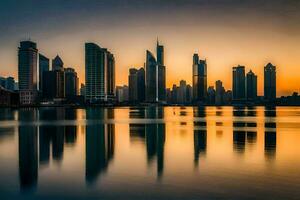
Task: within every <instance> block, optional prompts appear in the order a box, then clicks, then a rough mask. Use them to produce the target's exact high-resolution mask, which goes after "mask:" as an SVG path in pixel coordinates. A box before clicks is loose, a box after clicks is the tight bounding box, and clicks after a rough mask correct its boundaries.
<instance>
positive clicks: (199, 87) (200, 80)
mask: <svg viewBox="0 0 300 200" xmlns="http://www.w3.org/2000/svg"><path fill="white" fill-rule="evenodd" d="M206 97H207V63H206V60H200V59H199V56H198V54H194V56H193V101H194V102H195V103H205V101H206Z"/></svg>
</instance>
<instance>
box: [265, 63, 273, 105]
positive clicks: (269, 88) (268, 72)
mask: <svg viewBox="0 0 300 200" xmlns="http://www.w3.org/2000/svg"><path fill="white" fill-rule="evenodd" d="M264 98H265V100H266V101H267V102H275V101H276V66H274V65H272V64H271V63H268V64H267V65H266V66H265V68H264Z"/></svg>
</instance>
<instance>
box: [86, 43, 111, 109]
mask: <svg viewBox="0 0 300 200" xmlns="http://www.w3.org/2000/svg"><path fill="white" fill-rule="evenodd" d="M85 83H86V84H85V86H86V91H85V100H86V101H87V102H89V103H96V102H107V101H111V100H113V99H114V86H115V59H114V56H113V54H111V53H110V52H109V51H107V49H104V48H101V47H99V46H98V45H97V44H94V43H86V44H85Z"/></svg>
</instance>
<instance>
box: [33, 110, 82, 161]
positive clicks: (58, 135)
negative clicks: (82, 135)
mask: <svg viewBox="0 0 300 200" xmlns="http://www.w3.org/2000/svg"><path fill="white" fill-rule="evenodd" d="M39 118H40V120H41V121H42V122H45V123H46V124H45V125H41V126H40V127H39V144H40V145H39V151H40V154H39V160H40V164H41V165H45V164H48V163H49V159H50V146H51V145H52V158H53V160H56V161H58V162H59V163H60V162H61V160H62V159H63V153H64V142H66V144H72V145H74V144H75V142H76V137H77V136H76V135H77V127H76V126H75V125H57V123H56V121H59V122H62V121H64V120H76V118H77V116H76V110H75V109H65V108H55V109H53V108H50V109H48V108H40V111H39Z"/></svg>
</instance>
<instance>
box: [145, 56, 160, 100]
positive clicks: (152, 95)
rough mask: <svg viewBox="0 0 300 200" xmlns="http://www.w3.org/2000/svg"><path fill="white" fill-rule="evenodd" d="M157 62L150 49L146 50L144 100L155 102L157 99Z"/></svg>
mask: <svg viewBox="0 0 300 200" xmlns="http://www.w3.org/2000/svg"><path fill="white" fill-rule="evenodd" d="M157 74H158V70H157V62H156V59H155V57H154V56H153V54H152V53H151V52H150V51H148V50H147V51H146V101H147V102H151V103H154V102H157V101H158V94H157V93H158V92H157V86H158V82H157V81H158V80H157Z"/></svg>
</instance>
